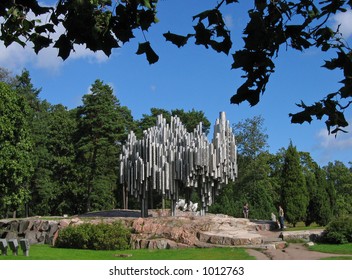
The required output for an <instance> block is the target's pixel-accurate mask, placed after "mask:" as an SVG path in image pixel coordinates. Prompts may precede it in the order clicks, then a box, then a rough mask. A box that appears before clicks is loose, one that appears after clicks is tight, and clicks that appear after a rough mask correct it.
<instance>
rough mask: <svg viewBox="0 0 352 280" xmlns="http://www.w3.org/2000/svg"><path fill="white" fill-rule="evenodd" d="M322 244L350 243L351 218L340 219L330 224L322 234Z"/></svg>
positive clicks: (351, 239)
mask: <svg viewBox="0 0 352 280" xmlns="http://www.w3.org/2000/svg"><path fill="white" fill-rule="evenodd" d="M323 242H325V243H333V244H344V243H349V242H352V217H340V218H337V219H336V220H333V221H332V222H330V223H329V224H328V225H327V227H326V229H325V232H324V234H323Z"/></svg>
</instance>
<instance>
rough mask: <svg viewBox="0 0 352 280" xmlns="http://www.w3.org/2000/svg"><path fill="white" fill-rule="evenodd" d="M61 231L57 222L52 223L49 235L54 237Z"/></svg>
mask: <svg viewBox="0 0 352 280" xmlns="http://www.w3.org/2000/svg"><path fill="white" fill-rule="evenodd" d="M58 229H59V225H58V223H57V222H51V223H50V230H49V235H51V236H53V235H54V234H55V232H57V230H58Z"/></svg>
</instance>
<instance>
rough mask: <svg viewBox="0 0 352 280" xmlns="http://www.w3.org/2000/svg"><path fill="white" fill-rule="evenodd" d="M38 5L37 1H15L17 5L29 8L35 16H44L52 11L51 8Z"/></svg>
mask: <svg viewBox="0 0 352 280" xmlns="http://www.w3.org/2000/svg"><path fill="white" fill-rule="evenodd" d="M38 3H39V1H37V0H17V1H16V4H17V5H21V6H24V7H28V8H30V9H31V10H32V11H33V13H34V14H35V15H36V16H39V15H42V14H46V13H48V12H49V11H50V10H52V8H51V7H42V6H40V5H39V4H38Z"/></svg>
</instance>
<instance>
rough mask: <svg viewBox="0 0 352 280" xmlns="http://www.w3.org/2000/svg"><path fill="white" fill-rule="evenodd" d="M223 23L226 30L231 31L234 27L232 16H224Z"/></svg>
mask: <svg viewBox="0 0 352 280" xmlns="http://www.w3.org/2000/svg"><path fill="white" fill-rule="evenodd" d="M224 21H225V24H226V26H227V28H229V29H231V28H232V27H233V26H234V23H233V17H232V15H225V16H224Z"/></svg>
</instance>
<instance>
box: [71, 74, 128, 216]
mask: <svg viewBox="0 0 352 280" xmlns="http://www.w3.org/2000/svg"><path fill="white" fill-rule="evenodd" d="M128 112H129V111H126V110H124V109H123V107H121V106H120V103H119V101H118V99H117V98H116V96H115V95H114V94H113V90H112V88H111V87H110V86H109V85H105V84H103V82H102V81H100V80H97V81H95V83H94V84H93V85H92V87H91V93H89V94H86V95H84V96H83V105H82V106H80V107H79V108H78V109H77V125H78V128H77V133H76V150H77V158H76V161H77V164H78V166H79V170H78V172H79V176H80V179H81V180H80V182H81V188H80V194H79V195H81V197H82V199H83V200H82V201H84V205H82V211H83V210H84V211H91V210H101V209H111V208H112V207H114V206H115V205H116V199H115V192H116V188H117V186H116V184H117V174H118V167H117V166H118V164H117V163H118V156H119V151H120V150H119V149H120V144H121V142H122V141H123V139H124V138H125V136H126V134H127V131H128V128H127V127H126V113H128ZM130 119H131V118H130Z"/></svg>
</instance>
